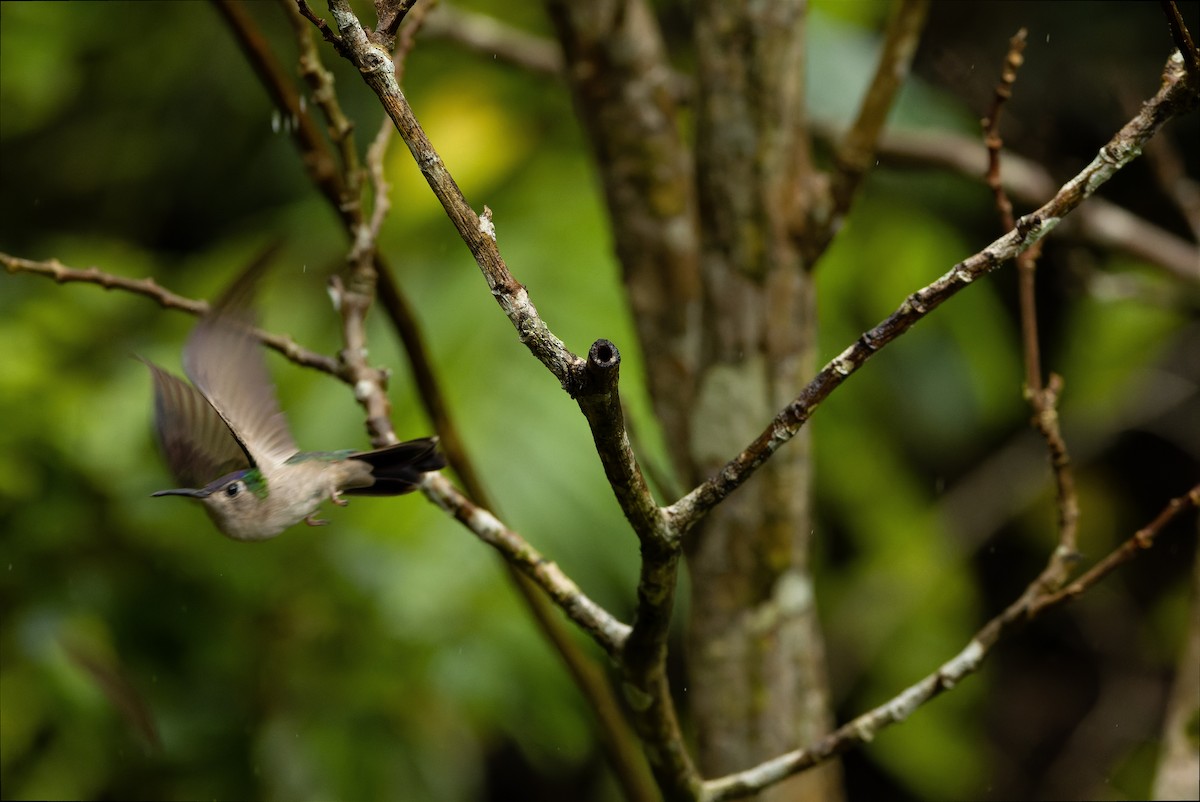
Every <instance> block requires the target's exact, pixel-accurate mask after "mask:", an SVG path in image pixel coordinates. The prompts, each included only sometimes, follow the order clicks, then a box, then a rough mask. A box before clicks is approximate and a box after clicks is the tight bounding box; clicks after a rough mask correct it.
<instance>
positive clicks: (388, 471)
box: [342, 437, 446, 496]
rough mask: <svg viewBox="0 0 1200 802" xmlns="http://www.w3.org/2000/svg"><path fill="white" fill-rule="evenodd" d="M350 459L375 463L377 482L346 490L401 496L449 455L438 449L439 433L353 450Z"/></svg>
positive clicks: (346, 492)
mask: <svg viewBox="0 0 1200 802" xmlns="http://www.w3.org/2000/svg"><path fill="white" fill-rule="evenodd" d="M350 459H356V460H358V461H360V462H365V463H367V464H368V465H370V466H371V474H372V475H373V476H374V477H375V484H373V485H371V486H370V487H353V488H348V489H346V490H343V491H342V493H343V494H344V495H347V496H399V495H401V494H402V493H411V492H412V491H413V490H416V489H417V485H418V484H420V482H421V474H423V473H428V472H429V471H436V470H440V469H442V468H444V467H446V458H445V457H443V456H442V454H441V453H440V452H439V451H438V450H437V438H436V437H422V438H421V439H420V440H409V441H407V442H404V443H397V444H396V445H394V446H388V447H387V448H380V449H377V450H375V451H364V452H362V453H361V454H353V455H351V457H350Z"/></svg>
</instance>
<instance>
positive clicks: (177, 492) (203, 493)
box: [150, 487, 212, 498]
mask: <svg viewBox="0 0 1200 802" xmlns="http://www.w3.org/2000/svg"><path fill="white" fill-rule="evenodd" d="M211 494H212V491H211V490H209V489H208V488H207V487H205V488H201V489H200V490H195V489H193V488H190V487H179V488H176V489H174V490H159V491H158V492H157V493H151V494H150V495H151V496H190V497H192V498H205V497H207V496H209V495H211Z"/></svg>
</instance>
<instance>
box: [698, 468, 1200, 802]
mask: <svg viewBox="0 0 1200 802" xmlns="http://www.w3.org/2000/svg"><path fill="white" fill-rule="evenodd" d="M1197 506H1200V485H1196V486H1195V487H1193V488H1192V489H1191V490H1190V491H1188V493H1187V494H1186V495H1183V496H1180V497H1179V498H1175V499H1172V500H1171V501H1170V502H1169V503H1168V504H1167V506H1166V507H1164V508H1163V510H1162V512H1160V513H1159V514H1158V516H1157V517H1155V519H1154V520H1153V521H1151V522H1150V523H1149V524H1147V525H1146V526H1145V527H1143V528H1142V529H1140V530H1138V532H1137V533H1135V534H1134V535H1133V537H1131V538H1130V539H1129V540H1128V541H1126V542H1125V543H1124V544H1122V545H1121V546H1120V547H1118V548H1117V549H1116V550H1114V551H1113V552H1112V553H1110V554H1109V555H1108V556H1107V557H1105V558H1104V559H1103V560H1101V561H1100V562H1099V563H1097V564H1096V565H1095V566H1093V567H1092V568H1091V569H1090V570H1089V571H1087V572H1086V573H1085V574H1083V575H1082V576H1080V577H1079V578H1078V579H1077V580H1076V581H1075V582H1073V583H1071V584H1070V585H1069V586H1067V587H1066V588H1064V589H1062V590H1059V591H1056V592H1051V590H1050V589H1049V588H1047V586H1046V584H1045V582H1044V577H1045V576H1046V574H1047V573H1048V572H1050V571H1052V570H1053V566H1054V564H1055V562H1056V561H1057V560H1058V559H1059V555H1058V553H1057V551H1056V552H1055V554H1053V555H1051V557H1050V561H1049V562H1048V564H1047V566H1046V570H1045V571H1043V572H1042V574H1040V575H1039V576H1038V578H1037V579H1035V580H1034V581H1033V582H1032V583H1030V584H1029V586H1028V587H1027V588H1026V589H1025V592H1024V593H1022V594H1021V596H1020V598H1018V599H1017V600H1016V601H1014V602H1013V603H1012V604H1011V605H1009V606H1008V607H1007V608H1006V609H1005V610H1004V612H1002V613H1001V614H1000V615H998V616H996V617H995V618H993V619H992V620H990V621H988V623H987V624H985V625H984V626H983V628H982V629H980V630H979V631H978V632H977V633H975V636H974V637H973V638H972V639H971V641H970V642H969V643H968V644H967V645H966V647H965V648H963V650H962V651H960V652H959V653H958V654H957V655H955V656H954V657H953V658H952V659H950V660H949V661H947V662H945V663H943V664H942V665H941V666H939V667H938V669H937V670H936V671H934V672H933V673H932V674H929V675H928V676H926V677H925V678H924V679H922V680H920V681H919V682H917V683H916V684H914V685H911V686H909V687H908V688H906V689H905V690H903V691H901V692H900V693H899V694H897V695H896V696H894V697H892V699H890V700H889V701H887V702H885V703H883V704H882V705H879V706H878V707H876V708H874V709H872V710H869V711H868V712H866V713H863V714H862V715H861V716H858V717H857V718H855V719H854V720H853V721H850V722H848V723H846V724H843V725H842V726H841V727H838V728H837V729H836V730H834V731H833V732H832V733H830V734H829V735H828V736H826V737H825V738H822V739H821V740H820V741H819V742H818V743H816V744H814V745H813V746H811V747H808V748H806V749H797V750H795V751H794V752H788V753H787V754H784V755H780V756H778V757H776V758H773V759H771V760H768V761H765V762H763V763H761V764H759V765H758V766H755V767H754V768H751V769H748V770H746V771H742V772H738V773H737V774H732V775H729V776H727V777H722V778H720V779H716V780H710V781H709V782H706V783H705V784H704V790H703V794H702V796H701V799H703V800H705V802H720V800H727V799H739V798H741V797H746V796H750V795H751V794H754V793H756V792H758V791H761V790H762V789H764V788H767V787H770V786H771V785H774V784H775V783H778V782H779V781H781V780H783V779H784V778H786V777H789V776H791V775H792V774H795V773H797V772H800V771H803V770H805V769H807V768H810V767H812V766H815V765H816V764H818V763H821V762H823V761H825V760H828V759H829V758H831V757H834V756H836V755H840V754H842V753H843V752H846V751H847V750H849V749H851V748H853V747H856V746H859V745H861V744H865V743H869V742H870V741H872V740H873V739H874V738H875V736H876V735H878V734H879V732H880V731H881V730H883V729H884V728H885V727H888V726H890V725H892V724H896V723H899V722H901V721H904V720H905V719H907V718H908V717H909V716H910V715H912V714H913V712H915V711H916V710H917V708H919V707H920V706H921V705H923V704H925V703H926V702H928V701H930V700H931V699H933V698H935V697H937V696H940V695H941V694H942V693H943V692H945V691H948V690H950V689H951V688H953V687H954V686H955V685H957V684H958V683H959V682H960V681H962V680H963V679H964V678H965V677H967V676H969V675H970V674H973V673H975V672H976V671H978V670H979V667H980V666H981V665H982V664H983V661H984V660H985V659H986V658H987V657H988V655H989V654H990V652H991V650H992V647H994V646H995V645H996V643H997V642H999V640H1000V639H1001V638H1002V637H1004V636H1005V635H1006V634H1008V633H1009V632H1011V631H1012V630H1013V629H1015V628H1016V627H1017V626H1019V625H1021V624H1024V623H1026V622H1028V621H1030V620H1032V619H1033V618H1035V617H1036V616H1038V615H1041V614H1042V613H1044V612H1045V611H1046V610H1049V609H1051V608H1052V607H1056V606H1058V605H1060V604H1062V603H1063V602H1066V601H1070V600H1071V599H1074V598H1075V597H1077V596H1079V595H1080V594H1081V593H1083V592H1084V591H1085V590H1087V589H1088V588H1089V587H1091V586H1092V585H1094V584H1095V583H1096V582H1098V581H1099V580H1100V579H1102V578H1103V577H1104V576H1106V575H1107V574H1109V573H1110V572H1111V571H1112V570H1113V569H1114V568H1116V567H1117V566H1118V565H1121V564H1122V563H1125V562H1127V561H1129V560H1131V559H1133V557H1135V556H1136V555H1137V554H1138V553H1140V552H1141V551H1144V550H1145V549H1148V548H1150V547H1151V546H1153V545H1154V542H1155V540H1156V539H1157V537H1158V535H1159V534H1160V533H1161V532H1162V530H1163V529H1164V528H1165V527H1166V526H1167V524H1169V523H1170V522H1171V521H1173V520H1174V519H1175V518H1177V517H1179V516H1180V515H1181V514H1183V513H1184V512H1185V511H1186V510H1189V509H1192V508H1195V507H1197Z"/></svg>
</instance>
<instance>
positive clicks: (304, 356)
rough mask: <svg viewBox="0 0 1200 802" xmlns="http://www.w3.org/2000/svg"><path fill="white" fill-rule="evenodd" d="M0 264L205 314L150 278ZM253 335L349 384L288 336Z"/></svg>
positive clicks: (12, 260)
mask: <svg viewBox="0 0 1200 802" xmlns="http://www.w3.org/2000/svg"><path fill="white" fill-rule="evenodd" d="M0 264H3V265H4V267H5V269H6V270H8V272H9V273H34V274H36V275H39V276H47V277H49V278H52V279H54V280H55V281H57V282H58V283H59V284H67V283H69V282H73V281H80V282H84V283H86V284H98V285H100V286H101V287H103V288H104V289H106V290H124V291H125V292H131V293H133V294H134V295H143V296H145V297H147V298H151V299H153V300H155V301H157V302H158V304H159V306H161V307H163V308H164V309H179V310H181V311H183V312H187V313H188V314H192V315H203V314H204V313H205V312H207V311H208V304H207V303H206V302H204V301H195V300H192V299H191V298H185V297H183V296H182V295H176V294H175V293H173V292H171V291H170V290H168V289H165V288H163V287H162V286H161V285H160V284H158V283H157V282H156V281H155V280H154V279H152V278H144V279H131V278H124V277H123V276H115V275H113V274H111V273H105V272H104V271H102V270H100V269H99V268H96V267H89V268H85V269H82V270H80V269H76V268H71V267H66V266H65V265H63V264H62V262H60V261H58V260H57V259H51V260H49V261H46V262H37V261H33V260H31V259H22V258H20V257H18V256H11V255H9V254H7V253H0ZM254 335H255V336H256V337H258V339H259V341H260V342H262V344H263V345H265V346H267V347H268V348H271V349H273V350H275V351H278V352H279V353H281V354H283V355H284V357H286V358H287V359H288V360H289V361H291V362H294V363H295V364H297V365H300V366H301V367H306V368H314V369H316V370H319V371H321V372H322V373H328V374H329V375H330V376H334V377H336V378H338V379H341V380H342V381H344V382H347V383H349V378H348V377H347V376H346V375H345V373H344V372H343V370H342V367H341V365H340V364H338V361H337V360H336V359H332V358H330V357H327V356H324V355H323V354H318V353H316V352H315V351H310V350H308V349H307V348H304V347H302V346H300V345H299V344H297V343H296V341H295V340H293V339H292V338H291V337H283V336H280V335H278V334H271V333H270V332H266V331H263V330H262V329H256V330H255V331H254Z"/></svg>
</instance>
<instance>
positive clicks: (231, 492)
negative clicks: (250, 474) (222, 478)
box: [225, 482, 242, 498]
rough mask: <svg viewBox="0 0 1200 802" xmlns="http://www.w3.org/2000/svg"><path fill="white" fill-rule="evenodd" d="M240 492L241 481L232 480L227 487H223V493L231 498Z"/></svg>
mask: <svg viewBox="0 0 1200 802" xmlns="http://www.w3.org/2000/svg"><path fill="white" fill-rule="evenodd" d="M240 492H242V483H241V482H234V483H233V484H231V485H229V487H227V488H225V495H227V496H229V497H230V498H233V497H234V496H236V495H237V494H238V493H240Z"/></svg>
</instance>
